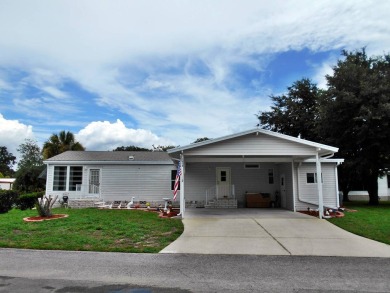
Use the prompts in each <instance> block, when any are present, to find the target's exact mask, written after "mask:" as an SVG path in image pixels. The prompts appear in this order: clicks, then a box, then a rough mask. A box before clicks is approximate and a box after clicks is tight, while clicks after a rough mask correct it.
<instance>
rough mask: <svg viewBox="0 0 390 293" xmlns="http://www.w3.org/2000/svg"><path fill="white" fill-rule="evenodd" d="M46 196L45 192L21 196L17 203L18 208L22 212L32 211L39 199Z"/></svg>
mask: <svg viewBox="0 0 390 293" xmlns="http://www.w3.org/2000/svg"><path fill="white" fill-rule="evenodd" d="M44 194H45V192H44V191H40V192H32V193H26V194H22V195H20V196H19V198H18V200H17V201H16V207H17V208H18V209H21V210H22V211H24V210H27V209H30V210H31V209H32V208H33V207H35V204H36V203H37V201H38V198H41V197H43V196H44Z"/></svg>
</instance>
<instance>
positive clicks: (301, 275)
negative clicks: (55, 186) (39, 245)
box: [0, 249, 390, 293]
mask: <svg viewBox="0 0 390 293" xmlns="http://www.w3.org/2000/svg"><path fill="white" fill-rule="evenodd" d="M389 276H390V259H389V258H372V257H371V258H362V257H359V258H351V257H344V258H343V257H302V256H251V255H190V254H124V253H98V252H65V251H37V250H18V249H0V292H137V293H143V292H238V291H240V292H390V279H389Z"/></svg>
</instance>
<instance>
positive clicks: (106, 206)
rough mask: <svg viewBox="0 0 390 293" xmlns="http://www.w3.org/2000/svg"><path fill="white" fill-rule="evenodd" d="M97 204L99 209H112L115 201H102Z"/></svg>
mask: <svg viewBox="0 0 390 293" xmlns="http://www.w3.org/2000/svg"><path fill="white" fill-rule="evenodd" d="M96 204H97V208H98V209H111V208H112V204H113V203H112V202H111V203H110V202H105V201H101V202H98V203H96Z"/></svg>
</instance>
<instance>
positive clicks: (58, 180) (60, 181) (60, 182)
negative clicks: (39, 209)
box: [53, 166, 67, 191]
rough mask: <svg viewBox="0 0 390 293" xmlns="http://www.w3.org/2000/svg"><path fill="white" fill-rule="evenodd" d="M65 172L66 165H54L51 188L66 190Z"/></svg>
mask: <svg viewBox="0 0 390 293" xmlns="http://www.w3.org/2000/svg"><path fill="white" fill-rule="evenodd" d="M66 173H67V167H66V166H65V167H62V166H61V167H60V166H55V167H54V180H53V190H54V191H65V190H66Z"/></svg>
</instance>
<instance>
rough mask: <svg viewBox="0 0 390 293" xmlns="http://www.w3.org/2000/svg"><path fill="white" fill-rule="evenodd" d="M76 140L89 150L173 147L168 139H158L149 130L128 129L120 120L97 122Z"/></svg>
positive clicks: (78, 134)
mask: <svg viewBox="0 0 390 293" xmlns="http://www.w3.org/2000/svg"><path fill="white" fill-rule="evenodd" d="M76 139H77V140H78V141H79V142H80V143H81V144H82V145H83V146H84V147H86V149H87V150H103V151H107V150H113V149H115V148H116V147H119V146H130V145H134V146H138V147H145V148H148V149H151V148H152V145H153V144H154V145H155V146H158V145H162V146H164V145H171V144H172V142H171V141H170V140H168V139H164V138H162V137H158V136H157V135H156V134H153V133H152V132H151V131H149V130H145V129H131V128H127V127H126V126H125V125H124V123H123V122H122V121H120V120H119V119H118V120H117V121H116V122H115V123H110V122H109V121H95V122H91V123H89V124H88V125H87V126H86V127H85V128H83V129H82V130H80V131H79V132H78V133H77V134H76Z"/></svg>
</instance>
